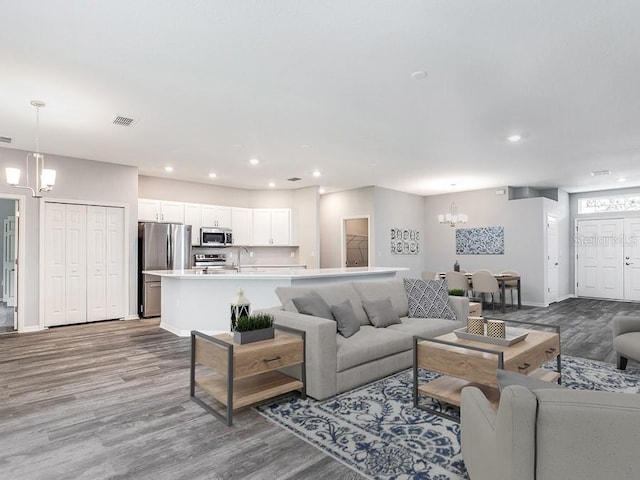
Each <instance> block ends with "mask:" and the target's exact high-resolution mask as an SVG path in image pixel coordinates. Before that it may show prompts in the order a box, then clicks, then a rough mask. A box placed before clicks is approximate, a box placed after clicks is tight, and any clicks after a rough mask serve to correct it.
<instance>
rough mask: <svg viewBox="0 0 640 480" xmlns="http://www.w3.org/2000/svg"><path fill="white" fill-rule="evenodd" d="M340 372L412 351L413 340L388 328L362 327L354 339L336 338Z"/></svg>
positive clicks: (340, 336) (338, 336)
mask: <svg viewBox="0 0 640 480" xmlns="http://www.w3.org/2000/svg"><path fill="white" fill-rule="evenodd" d="M336 343H337V355H338V370H337V371H338V372H342V371H344V370H347V369H349V368H353V367H356V366H358V365H362V364H365V363H369V362H371V361H373V360H377V359H379V358H384V357H388V356H390V355H395V354H396V353H400V352H404V351H407V350H411V348H412V338H411V337H410V336H409V335H405V334H402V333H398V332H394V331H391V330H389V329H388V328H375V327H373V326H371V325H365V326H362V327H360V331H359V332H358V333H356V334H355V335H353V336H352V337H349V338H345V337H343V336H342V335H337V336H336Z"/></svg>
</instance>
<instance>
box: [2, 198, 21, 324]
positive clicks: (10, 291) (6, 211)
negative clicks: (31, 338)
mask: <svg viewBox="0 0 640 480" xmlns="http://www.w3.org/2000/svg"><path fill="white" fill-rule="evenodd" d="M0 224H2V227H3V228H2V238H1V239H0V242H1V246H2V255H1V256H0V270H1V271H2V292H1V298H0V333H10V332H15V331H16V330H17V329H18V318H17V314H16V309H17V306H18V269H17V266H18V202H17V201H16V200H11V199H6V198H0Z"/></svg>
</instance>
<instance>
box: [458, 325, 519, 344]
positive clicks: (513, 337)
mask: <svg viewBox="0 0 640 480" xmlns="http://www.w3.org/2000/svg"><path fill="white" fill-rule="evenodd" d="M485 327H486V325H485ZM453 333H455V334H456V337H458V338H464V339H465V340H474V341H476V342H484V343H491V344H493V345H500V346H502V347H508V346H510V345H513V344H514V343H518V342H521V341H522V340H524V339H525V338H526V337H527V335H528V334H529V332H527V331H526V330H523V329H522V328H513V327H506V332H505V335H506V338H498V337H488V336H486V335H476V334H475V333H468V332H467V327H462V328H458V329H457V330H454V331H453Z"/></svg>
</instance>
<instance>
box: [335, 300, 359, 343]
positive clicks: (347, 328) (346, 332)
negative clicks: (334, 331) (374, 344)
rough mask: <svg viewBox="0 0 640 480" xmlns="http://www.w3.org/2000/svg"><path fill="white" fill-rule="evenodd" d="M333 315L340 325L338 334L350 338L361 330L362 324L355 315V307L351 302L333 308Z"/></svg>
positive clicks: (346, 301) (347, 301)
mask: <svg viewBox="0 0 640 480" xmlns="http://www.w3.org/2000/svg"><path fill="white" fill-rule="evenodd" d="M331 313H332V314H333V318H335V320H336V322H337V323H338V333H339V334H340V335H342V336H343V337H350V336H351V335H353V334H354V333H356V332H357V331H358V330H360V322H359V321H358V319H357V318H356V314H355V313H353V307H352V306H351V302H350V301H349V300H345V301H344V302H341V303H339V304H338V305H332V306H331Z"/></svg>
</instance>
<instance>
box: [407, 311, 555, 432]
mask: <svg viewBox="0 0 640 480" xmlns="http://www.w3.org/2000/svg"><path fill="white" fill-rule="evenodd" d="M507 323H508V324H511V323H517V324H525V325H538V326H540V327H544V328H548V329H552V330H553V331H541V330H527V331H528V335H527V337H526V338H525V339H524V340H522V341H520V342H518V343H515V344H513V345H511V346H499V345H493V344H489V343H485V342H480V341H475V340H466V339H462V338H458V337H457V336H456V335H455V333H448V334H446V335H441V336H439V337H436V338H432V339H428V338H422V337H417V336H416V337H413V357H414V358H413V404H414V406H415V407H417V408H422V409H424V410H429V411H432V412H433V413H437V414H438V415H441V416H444V417H447V418H451V419H453V420H457V419H456V418H453V417H451V416H450V415H448V414H446V413H441V412H437V411H435V410H433V409H431V408H429V407H424V406H421V405H420V404H419V399H420V398H419V396H420V395H426V396H429V397H431V398H435V399H436V400H440V401H442V402H446V403H449V404H451V405H455V406H457V407H459V406H460V395H461V391H462V389H463V388H464V387H466V386H470V385H471V386H474V387H478V388H479V389H480V390H482V391H483V393H484V394H485V396H486V397H487V398H488V399H489V401H490V402H491V403H492V404H493V405H494V407H495V408H497V407H498V403H499V401H500V391H499V390H498V382H497V379H496V370H497V369H498V368H500V369H503V370H510V371H513V372H517V373H520V374H523V375H531V376H534V377H536V378H538V379H540V380H544V381H548V382H554V381H558V382H559V381H560V328H559V327H558V326H555V325H542V324H536V323H531V322H514V321H507ZM518 327H519V328H520V325H518ZM554 358H555V359H556V362H557V363H556V365H557V369H556V371H551V370H546V369H542V368H540V367H541V366H542V365H544V364H545V363H547V362H548V361H550V360H553V359H554ZM419 368H423V369H425V370H430V371H432V372H437V373H440V374H442V375H441V376H440V377H438V378H436V379H435V380H432V381H430V382H428V383H425V384H422V385H419V384H418V369H419Z"/></svg>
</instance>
